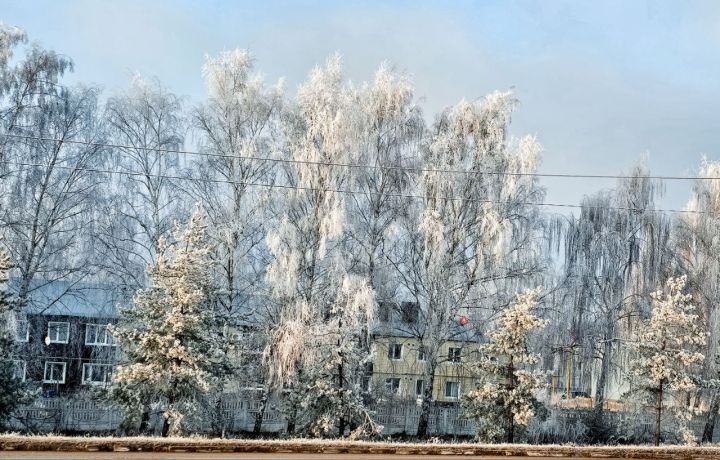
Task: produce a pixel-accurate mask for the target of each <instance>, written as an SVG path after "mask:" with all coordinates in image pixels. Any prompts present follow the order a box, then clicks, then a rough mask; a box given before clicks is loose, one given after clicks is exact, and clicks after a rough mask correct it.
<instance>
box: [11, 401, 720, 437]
mask: <svg viewBox="0 0 720 460" xmlns="http://www.w3.org/2000/svg"><path fill="white" fill-rule="evenodd" d="M276 406H277V405H276V404H275V402H273V401H270V402H269V403H268V405H267V406H266V409H265V411H264V412H263V416H262V425H261V432H263V433H282V432H284V431H285V430H286V428H287V422H286V420H285V416H284V415H283V413H282V412H281V411H280V410H278V409H277V408H276ZM260 408H261V406H260V401H258V400H255V399H249V398H244V397H242V396H241V395H227V396H226V397H225V398H223V400H222V401H221V402H220V405H219V407H218V409H219V411H218V412H217V415H218V417H217V418H218V420H217V424H218V425H219V427H220V428H221V430H222V432H224V433H226V434H232V433H242V432H252V431H253V429H254V427H255V420H256V417H257V416H258V413H259V411H260ZM557 411H558V412H557V415H558V417H560V418H561V419H563V420H565V422H564V423H566V422H572V420H574V419H576V418H577V417H578V416H580V415H581V412H582V411H583V410H582V409H567V408H559V409H557ZM374 413H375V417H374V418H375V420H376V421H377V423H379V424H380V425H382V426H383V431H382V434H383V435H386V436H389V435H400V434H403V435H410V436H412V435H414V434H415V433H416V432H417V426H418V422H419V419H420V408H419V407H418V406H417V405H416V404H415V403H414V402H407V403H404V402H396V403H394V404H389V405H383V406H379V407H377V408H376V409H375V410H374ZM608 415H609V416H611V417H613V418H614V419H615V423H616V424H617V425H618V426H620V425H623V424H624V425H626V427H627V428H629V429H630V428H631V429H632V431H634V432H635V434H636V436H641V435H642V434H643V433H644V434H646V435H648V436H649V435H650V433H652V432H653V429H654V420H653V415H652V414H651V413H646V414H642V415H641V414H637V413H635V414H631V413H629V412H611V413H609V414H608ZM122 419H123V414H122V412H121V411H119V410H118V409H116V408H113V407H111V406H109V405H107V404H104V403H102V402H100V401H95V400H90V399H73V398H37V399H36V400H35V401H34V402H33V403H32V404H29V405H27V406H23V407H21V408H20V409H18V410H16V411H15V413H14V414H13V418H12V420H11V428H12V429H15V430H18V431H24V432H33V433H50V432H52V433H103V432H113V431H115V430H116V429H117V428H118V427H119V425H120V423H121V421H122ZM159 421H160V420H159V417H154V418H153V420H152V423H151V425H152V426H155V427H156V431H158V430H159V427H160V423H159ZM218 425H216V428H217V426H218ZM690 427H691V429H692V430H693V431H694V432H695V433H696V434H700V433H702V429H703V427H704V418H696V419H694V420H693V421H692V422H691V423H690ZM667 428H671V427H667ZM667 428H666V429H667ZM204 430H205V431H210V430H211V427H210V426H206V427H205V428H204ZM475 433H476V426H475V423H474V421H473V420H471V419H468V418H467V417H466V416H465V415H464V413H463V411H462V409H461V407H460V406H459V405H457V404H456V405H438V406H435V407H432V408H431V410H430V415H429V420H428V434H429V435H431V436H457V437H472V436H474V435H475ZM718 440H720V423H719V424H718V425H717V426H716V427H715V433H714V436H713V441H715V442H717V441H718Z"/></svg>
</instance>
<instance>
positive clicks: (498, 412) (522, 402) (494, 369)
mask: <svg viewBox="0 0 720 460" xmlns="http://www.w3.org/2000/svg"><path fill="white" fill-rule="evenodd" d="M537 294H538V292H537V291H536V290H530V291H527V292H525V293H523V294H520V295H518V297H517V301H516V303H515V304H514V305H512V306H510V307H509V308H508V309H507V310H506V311H505V312H503V314H502V315H501V316H500V318H498V320H497V323H496V325H495V329H493V330H491V331H490V332H488V334H487V335H488V337H489V339H490V341H489V342H488V343H486V344H484V345H482V346H481V347H480V353H481V356H482V357H481V359H480V360H479V361H478V363H477V364H476V365H477V368H478V370H479V371H480V373H481V375H482V376H483V380H484V382H483V383H482V385H481V386H480V387H479V388H478V389H477V390H474V391H471V392H469V393H468V394H467V395H466V396H465V398H464V401H463V405H464V406H465V409H466V411H467V413H468V414H469V415H470V416H472V417H474V418H475V419H476V420H477V421H478V436H480V437H481V438H484V439H487V440H491V441H498V440H502V439H504V440H505V441H507V442H514V440H515V425H516V424H517V425H522V426H527V424H528V423H529V422H530V419H531V418H532V417H533V416H534V415H535V408H536V407H537V406H538V404H539V403H538V401H537V400H536V398H535V396H536V394H537V392H538V390H540V389H541V388H542V386H543V374H542V373H540V372H535V371H532V370H528V369H527V367H529V366H533V365H534V364H537V362H538V361H539V356H538V355H537V354H535V353H532V352H531V351H530V350H529V347H528V338H529V335H530V333H532V332H533V331H534V330H536V329H539V328H542V327H545V325H546V324H547V321H545V320H542V319H539V318H537V317H536V316H534V315H533V314H532V312H531V310H532V309H533V308H534V307H535V305H536V298H537Z"/></svg>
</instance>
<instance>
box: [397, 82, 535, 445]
mask: <svg viewBox="0 0 720 460" xmlns="http://www.w3.org/2000/svg"><path fill="white" fill-rule="evenodd" d="M513 105H514V101H513V99H512V98H511V95H510V94H509V93H493V94H491V95H489V96H487V97H486V98H485V99H483V100H482V101H479V102H476V103H468V102H461V103H460V104H458V105H457V106H455V107H453V108H452V109H450V110H448V111H446V112H444V113H443V114H442V115H441V116H440V117H439V120H438V121H437V123H436V125H435V127H434V128H433V132H432V133H431V135H430V138H429V140H428V141H427V144H426V147H425V148H424V151H423V159H422V160H423V161H422V167H423V168H424V169H425V170H426V172H424V173H423V177H422V180H421V183H420V191H421V192H422V195H423V197H424V199H423V202H422V203H421V207H420V209H417V210H416V211H415V212H416V214H415V215H416V216H417V217H416V219H410V220H407V221H406V225H405V227H406V229H407V233H406V234H405V237H406V242H407V244H406V245H404V247H401V248H400V249H399V250H398V251H396V253H395V254H396V255H395V256H394V262H393V263H394V265H395V267H396V268H397V273H398V277H399V280H400V282H401V283H402V286H403V288H404V290H405V292H404V295H405V296H406V297H409V299H410V300H412V301H413V302H415V303H416V304H417V305H419V307H420V313H419V315H420V318H419V320H418V322H417V323H415V324H414V325H413V326H411V327H409V328H408V331H407V333H409V334H410V335H411V336H413V337H415V338H416V339H417V340H418V341H419V343H420V345H421V346H422V347H423V349H424V351H425V354H426V365H425V371H424V392H423V397H422V403H421V406H420V418H419V422H418V429H417V434H418V436H419V437H424V436H425V435H426V434H427V429H428V422H429V414H430V409H431V406H432V397H433V391H434V387H435V381H434V377H435V370H436V369H437V366H438V365H439V364H440V363H442V362H443V359H444V358H443V354H442V353H441V349H442V348H443V346H445V344H446V342H447V341H448V340H451V339H453V338H454V337H456V336H457V334H458V332H459V329H458V328H457V327H456V324H457V321H458V319H459V318H460V316H467V317H469V318H471V319H472V321H473V324H477V323H478V322H479V320H480V319H481V318H482V317H483V316H482V313H481V312H483V311H484V312H485V313H487V312H492V311H493V310H494V309H497V308H498V307H500V306H502V305H505V304H506V303H509V297H510V292H517V289H518V288H519V287H522V285H523V283H525V282H528V281H530V280H532V279H533V277H536V276H538V275H539V274H540V273H542V271H543V265H544V264H543V261H542V260H541V259H540V258H539V257H538V254H539V252H538V251H537V244H538V242H539V239H540V236H539V233H538V230H539V222H540V219H539V213H538V210H537V207H535V206H533V205H532V203H533V202H536V201H538V200H539V199H541V197H542V195H543V193H542V191H541V189H540V188H539V187H538V185H537V183H536V181H535V179H534V178H533V176H532V175H531V174H530V173H532V172H534V171H535V168H536V167H537V163H538V160H539V153H540V146H539V145H538V143H537V142H536V141H535V139H534V138H532V137H524V138H521V139H514V140H512V141H510V142H508V139H507V128H508V123H509V121H510V114H511V112H512V108H513ZM442 170H454V171H457V172H455V173H445V172H441V171H442Z"/></svg>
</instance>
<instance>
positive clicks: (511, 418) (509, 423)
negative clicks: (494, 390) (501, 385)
mask: <svg viewBox="0 0 720 460" xmlns="http://www.w3.org/2000/svg"><path fill="white" fill-rule="evenodd" d="M507 371H508V376H507V382H506V385H507V389H508V391H510V392H512V391H513V390H514V389H515V363H514V361H513V357H512V356H510V362H509V363H508V367H507ZM505 423H506V435H507V438H506V441H507V442H508V443H509V444H512V443H513V442H514V441H515V414H514V411H513V408H512V405H511V404H508V405H507V407H506V410H505Z"/></svg>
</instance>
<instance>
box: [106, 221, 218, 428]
mask: <svg viewBox="0 0 720 460" xmlns="http://www.w3.org/2000/svg"><path fill="white" fill-rule="evenodd" d="M173 240H174V241H173V242H172V243H171V242H169V241H167V240H165V239H164V238H162V239H161V240H160V242H159V244H158V257H157V260H156V262H155V264H154V265H153V266H152V268H151V269H150V271H149V278H150V280H151V286H150V287H149V288H147V289H140V290H139V291H138V292H137V294H136V295H135V299H134V307H133V308H129V309H126V310H125V311H124V312H123V315H124V319H123V321H122V322H121V323H120V324H119V325H118V326H117V327H116V328H115V329H114V331H113V332H114V334H115V336H116V337H117V338H118V340H119V342H120V343H121V345H122V347H123V351H124V353H125V354H126V355H127V362H128V364H125V365H121V366H118V368H117V371H116V373H115V375H114V378H113V387H112V390H111V391H112V396H113V397H114V398H115V399H116V400H117V401H118V402H119V403H120V404H121V405H122V406H124V407H125V408H126V409H127V410H128V414H129V416H130V419H131V420H133V421H137V416H138V415H139V414H142V412H143V411H145V408H146V407H147V405H148V403H149V402H153V404H155V405H157V408H158V410H159V411H160V412H161V413H162V414H163V417H164V423H163V429H162V434H163V436H167V435H169V434H171V435H177V434H182V433H186V432H188V431H189V429H190V428H197V427H198V423H197V422H198V421H199V418H200V415H201V411H202V409H203V408H206V407H207V405H203V401H207V399H208V398H209V397H210V396H211V395H212V393H211V391H212V390H217V389H221V388H222V379H223V377H224V376H225V375H226V373H227V372H228V371H229V364H228V358H227V355H226V350H225V348H224V346H223V344H224V343H225V340H224V339H223V334H222V325H221V324H220V322H219V321H218V320H217V317H216V315H215V312H214V309H213V305H214V304H213V299H212V296H213V292H212V288H211V280H210V273H211V272H210V266H209V264H210V262H209V258H208V255H209V253H210V249H211V248H210V247H209V246H208V244H207V240H206V235H205V225H204V224H203V221H202V215H201V212H200V210H197V211H196V212H195V213H194V214H193V216H192V217H191V219H190V222H189V224H188V226H187V228H181V227H179V226H178V227H176V229H175V231H174V234H173Z"/></svg>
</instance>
